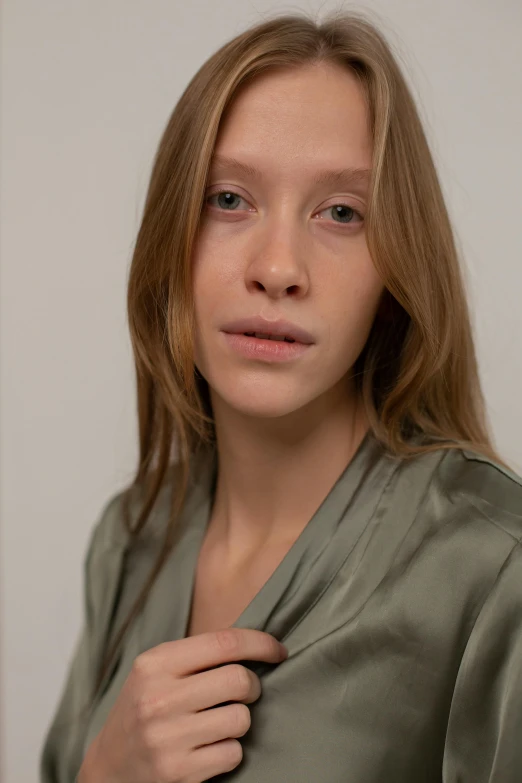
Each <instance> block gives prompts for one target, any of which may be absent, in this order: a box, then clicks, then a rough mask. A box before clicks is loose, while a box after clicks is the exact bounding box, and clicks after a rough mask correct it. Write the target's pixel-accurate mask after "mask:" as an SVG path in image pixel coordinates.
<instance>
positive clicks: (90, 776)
mask: <svg viewBox="0 0 522 783" xmlns="http://www.w3.org/2000/svg"><path fill="white" fill-rule="evenodd" d="M286 656H287V651H286V648H285V647H284V646H283V645H282V644H280V643H279V642H278V641H277V639H275V638H274V637H273V636H271V635H270V634H268V633H265V632H263V631H257V630H253V629H247V628H225V629H223V630H219V631H212V632H209V633H203V634H199V635H197V636H190V637H187V638H185V639H179V640H177V641H175V642H164V643H163V644H160V645H158V646H157V647H153V648H152V649H150V650H147V651H146V652H144V653H142V654H141V655H138V657H137V658H136V659H135V660H134V663H133V666H132V669H131V672H130V674H129V676H128V677H127V679H126V681H125V683H124V685H123V687H122V689H121V691H120V693H119V695H118V698H117V700H116V702H115V704H114V706H113V708H112V710H111V712H110V713H109V715H108V717H107V720H106V722H105V724H104V726H103V728H102V729H101V731H100V732H99V733H98V735H97V736H96V737H95V738H94V740H93V741H92V743H91V745H90V746H89V748H88V750H87V753H86V756H85V759H84V762H83V764H82V768H81V770H80V774H79V777H78V780H79V783H91V781H92V783H200V782H201V781H204V780H208V779H209V778H212V777H213V776H214V775H219V774H220V773H223V772H229V771H230V770H232V769H234V768H235V767H237V765H238V764H239V763H240V761H241V759H242V758H243V749H242V746H241V743H240V742H239V741H238V740H237V739H235V738H236V737H241V736H243V734H245V733H246V732H247V731H248V729H249V728H250V710H249V708H248V707H247V706H246V705H247V704H250V703H251V702H254V701H256V699H258V698H259V696H260V695H261V683H260V680H259V677H258V676H257V675H256V674H254V672H252V671H250V669H247V668H246V667H245V666H242V665H241V664H239V663H230V664H229V665H226V666H223V665H222V664H225V663H228V662H232V661H240V660H256V661H268V662H270V663H280V662H281V661H283V660H284V659H285V658H286ZM214 667H218V668H214ZM227 701H232V702H234V703H233V704H226V705H224V706H221V707H217V708H216V707H215V705H216V704H221V703H222V702H227ZM209 707H214V709H208V708H209Z"/></svg>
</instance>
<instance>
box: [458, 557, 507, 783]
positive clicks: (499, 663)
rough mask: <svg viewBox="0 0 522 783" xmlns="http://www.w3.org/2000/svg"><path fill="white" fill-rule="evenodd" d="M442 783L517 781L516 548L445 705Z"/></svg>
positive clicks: (480, 618) (479, 621)
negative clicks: (448, 705)
mask: <svg viewBox="0 0 522 783" xmlns="http://www.w3.org/2000/svg"><path fill="white" fill-rule="evenodd" d="M442 781H443V783H521V781H522V546H521V544H520V542H519V543H517V544H516V545H515V546H514V548H513V549H512V550H511V552H510V554H509V556H508V558H507V559H506V560H505V562H504V564H503V566H502V568H501V570H500V572H499V574H498V576H497V579H496V581H495V584H494V586H493V588H492V590H491V592H490V593H489V595H488V597H487V599H486V601H485V603H484V605H483V607H482V609H481V611H480V613H479V615H478V617H477V620H476V623H475V625H474V627H473V630H472V632H471V635H470V637H469V640H468V644H467V646H466V650H465V652H464V655H463V658H462V661H461V665H460V668H459V673H458V676H457V680H456V684H455V691H454V695H453V699H452V703H451V709H450V715H449V722H448V729H447V734H446V743H445V750H444V763H443V777H442Z"/></svg>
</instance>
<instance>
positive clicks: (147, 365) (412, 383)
mask: <svg viewBox="0 0 522 783" xmlns="http://www.w3.org/2000/svg"><path fill="white" fill-rule="evenodd" d="M321 62H326V63H333V64H337V65H340V66H342V67H346V68H348V69H350V72H351V73H352V74H354V75H355V76H356V77H357V78H358V79H359V82H360V84H361V85H362V87H363V89H364V90H365V94H366V95H367V98H368V105H369V113H370V123H371V132H372V137H373V167H372V179H371V183H370V194H369V204H368V213H367V218H366V236H367V242H368V247H369V250H370V253H371V256H372V259H373V262H374V264H375V266H376V268H377V270H378V272H379V273H380V275H381V276H382V279H383V281H384V284H385V287H386V292H385V296H386V299H387V301H386V302H385V306H386V308H387V311H388V318H389V320H390V321H391V325H392V328H390V324H388V327H387V328H383V325H382V321H381V320H380V319H376V320H375V323H374V325H373V327H372V330H371V332H370V335H369V338H368V340H367V343H366V345H365V347H364V349H363V351H362V353H361V355H360V356H359V358H358V359H357V361H356V363H355V366H354V368H353V370H354V375H355V378H356V381H357V384H358V389H359V390H360V394H361V398H362V400H363V403H364V406H365V410H366V413H367V415H368V419H369V422H370V429H371V430H372V432H373V434H374V435H375V437H376V438H377V439H378V440H379V441H380V442H381V443H382V445H383V446H384V447H385V448H386V449H387V450H388V451H389V452H391V453H392V454H394V455H397V456H400V457H403V458H411V457H413V456H415V455H417V454H420V453H423V452H427V451H431V450H433V449H439V448H462V447H463V448H468V449H471V450H473V451H475V452H477V451H478V452H481V453H482V454H484V455H486V456H489V457H490V458H492V459H494V460H495V461H497V462H500V463H502V460H501V459H500V457H499V456H498V454H497V453H496V452H495V450H494V448H493V446H492V443H491V438H490V435H489V434H488V424H487V421H486V413H485V406H484V400H483V395H482V392H481V387H480V381H479V376H478V370H477V361H476V356H475V349H474V345H473V338H472V331H471V325H470V317H469V312H468V305H467V301H466V296H465V291H464V285H463V280H462V276H461V271H460V269H459V262H458V255H457V250H456V246H455V241H454V236H453V232H452V228H451V225H450V220H449V217H448V212H447V209H446V206H445V203H444V200H443V196H442V193H441V188H440V184H439V180H438V177H437V173H436V169H435V166H434V162H433V159H432V156H431V154H430V150H429V148H428V143H427V140H426V137H425V134H424V131H423V128H422V125H421V121H420V118H419V115H418V112H417V109H416V106H415V103H414V100H413V98H412V95H411V93H410V91H409V89H408V87H407V84H406V81H405V78H404V76H403V75H402V73H401V71H400V68H399V66H398V63H397V61H396V58H395V56H394V54H393V53H392V50H391V46H390V45H389V44H388V43H387V42H386V39H385V37H384V35H383V34H382V33H381V32H379V30H378V29H377V27H376V25H375V24H374V23H372V22H371V21H369V20H368V19H367V18H366V17H365V16H364V15H362V14H360V13H342V14H339V13H336V14H335V15H330V16H329V17H327V18H326V19H325V20H324V21H323V22H322V23H318V22H316V21H314V20H313V19H312V18H310V17H309V16H308V15H306V14H304V13H299V14H292V15H282V16H279V17H275V18H272V19H269V20H268V21H264V22H262V23H261V24H258V25H256V26H254V27H252V28H250V29H248V30H246V31H245V32H243V33H241V34H240V35H238V36H237V37H235V38H234V39H233V40H231V41H229V42H228V43H226V44H225V45H224V46H222V47H221V48H220V49H219V50H218V51H217V52H215V54H213V55H212V56H211V57H210V58H209V59H208V60H207V61H206V62H205V63H204V64H203V65H202V67H201V68H200V69H199V71H198V72H197V73H196V74H195V76H194V77H193V78H192V80H191V81H190V83H189V84H188V86H187V88H186V89H185V91H184V92H183V94H182V96H181V98H180V99H179V101H178V103H177V105H176V107H175V108H174V110H173V112H172V115H171V117H170V119H169V120H168V122H167V125H166V128H165V130H164V132H163V135H162V138H161V140H160V143H159V146H158V150H157V153H156V156H155V160H154V164H153V168H152V174H151V178H150V184H149V188H148V192H147V196H146V202H145V206H144V213H143V218H142V221H141V225H140V228H139V232H138V235H137V240H136V245H135V249H134V254H133V258H132V265H131V269H130V276H129V284H128V317H129V325H130V334H131V339H132V346H133V351H134V358H135V367H136V378H137V396H138V416H139V444H140V454H139V465H138V468H137V472H136V475H135V477H134V479H133V482H132V485H131V486H130V487H129V490H128V494H127V495H126V498H127V499H128V498H130V495H131V494H133V495H135V493H136V491H137V490H139V496H140V498H141V504H140V510H139V513H138V518H137V522H136V524H135V525H134V526H133V525H132V524H131V520H130V516H131V514H130V510H129V504H128V503H127V504H126V507H125V514H124V517H125V525H126V528H127V531H128V533H129V536H130V538H131V540H132V541H134V540H135V539H137V537H138V536H139V535H140V534H141V533H142V531H143V529H144V527H145V523H146V521H147V519H148V518H149V515H150V511H151V509H152V507H153V505H154V503H155V500H156V498H157V497H158V493H159V490H160V488H161V486H162V485H163V484H164V483H165V482H166V480H167V477H168V476H169V467H170V466H171V465H172V447H173V444H176V446H177V450H178V454H177V460H178V461H177V469H178V468H179V471H178V472H179V482H178V484H177V485H176V488H175V490H176V491H174V492H172V507H171V513H170V519H169V521H168V525H167V528H166V532H165V540H164V542H163V546H162V549H161V552H160V554H159V557H158V559H157V562H156V563H155V565H154V568H153V569H152V571H151V574H150V576H149V578H148V580H147V581H146V583H145V584H144V585H143V589H142V591H141V593H140V595H139V596H138V597H137V600H136V601H135V603H134V605H133V607H132V610H131V611H130V613H129V615H128V617H127V618H126V620H125V622H124V623H123V624H122V626H121V628H120V629H119V632H118V633H117V634H116V635H115V638H114V639H113V641H112V644H111V646H110V647H109V648H108V649H107V650H106V651H105V657H104V660H103V662H102V664H101V666H100V668H99V671H98V678H97V682H96V685H95V689H94V693H93V699H94V696H95V694H96V691H97V690H98V688H99V686H100V684H101V681H102V679H103V677H104V673H105V672H106V671H107V670H108V668H109V666H110V664H111V661H112V660H114V657H115V655H116V653H117V651H118V649H119V647H120V645H121V642H122V639H123V636H124V635H125V632H126V630H127V629H128V627H129V626H130V624H131V623H132V621H133V619H134V618H135V616H136V615H137V614H138V612H139V611H140V610H141V609H142V607H143V606H144V603H145V601H146V599H147V596H148V593H149V591H150V588H151V586H152V584H153V582H154V581H155V579H156V577H157V575H158V573H159V571H160V570H161V568H162V566H163V564H164V562H165V561H166V559H167V557H168V555H169V552H170V551H171V549H172V546H173V543H174V536H175V531H176V522H177V520H178V518H179V514H180V513H181V510H182V508H183V505H184V502H185V497H186V491H187V486H188V482H189V478H190V465H191V460H192V458H193V456H194V455H195V454H196V453H198V451H199V449H200V447H202V446H205V445H209V444H212V443H213V440H214V439H215V431H214V427H213V421H212V410H211V405H210V398H209V394H208V385H207V383H206V381H205V380H204V379H203V378H202V377H201V376H200V375H199V373H198V372H197V370H196V368H195V365H194V358H193V335H194V330H195V321H194V308H193V299H192V284H191V255H192V253H193V250H194V246H195V239H196V235H197V231H198V225H199V219H200V214H201V210H202V209H203V205H204V197H205V189H206V186H207V184H208V182H207V177H208V171H209V164H210V161H211V157H212V154H213V149H214V144H215V140H216V136H217V132H218V128H219V125H220V120H221V118H222V117H223V114H224V112H225V110H226V109H227V106H229V104H230V103H231V101H233V99H234V95H235V93H236V91H237V90H238V88H239V87H240V86H243V85H245V84H246V83H247V82H248V81H250V80H252V79H254V78H255V77H256V75H257V74H260V73H263V72H266V71H267V70H268V69H277V68H282V67H284V68H295V67H298V66H301V65H310V64H316V63H321ZM502 464H503V463H502Z"/></svg>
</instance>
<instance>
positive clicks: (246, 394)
mask: <svg viewBox="0 0 522 783" xmlns="http://www.w3.org/2000/svg"><path fill="white" fill-rule="evenodd" d="M216 396H217V397H218V398H220V400H221V403H218V404H217V407H218V408H219V407H220V406H224V407H225V408H229V409H232V410H234V411H236V412H237V413H240V414H242V415H243V416H251V417H253V418H257V419H277V418H281V417H282V416H289V415H291V414H292V413H295V412H296V411H298V410H299V409H300V408H302V407H303V406H305V405H306V404H307V403H309V402H310V398H309V396H307V397H306V398H304V397H303V395H302V393H299V391H298V390H293V392H292V391H291V390H289V389H286V390H284V391H283V390H281V392H280V393H277V390H274V389H273V388H272V389H263V390H257V391H253V390H247V389H243V390H242V391H241V390H240V389H238V388H237V387H236V388H235V389H233V390H232V389H227V390H225V389H223V390H222V391H218V390H217V391H216Z"/></svg>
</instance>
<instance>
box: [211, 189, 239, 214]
mask: <svg viewBox="0 0 522 783" xmlns="http://www.w3.org/2000/svg"><path fill="white" fill-rule="evenodd" d="M216 196H217V197H218V206H219V208H220V209H225V210H229V211H231V210H232V211H234V210H233V202H234V200H235V199H239V201H244V199H242V198H241V196H238V194H237V193H234V192H233V191H231V190H218V191H217V192H216V193H212V194H211V195H210V196H209V197H208V198H207V201H210V199H211V198H215V197H216Z"/></svg>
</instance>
